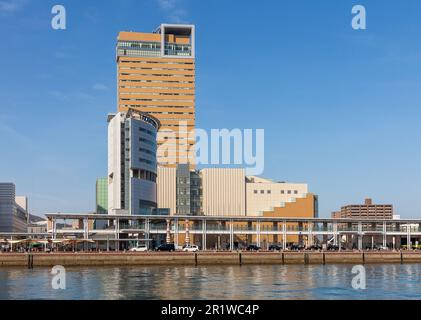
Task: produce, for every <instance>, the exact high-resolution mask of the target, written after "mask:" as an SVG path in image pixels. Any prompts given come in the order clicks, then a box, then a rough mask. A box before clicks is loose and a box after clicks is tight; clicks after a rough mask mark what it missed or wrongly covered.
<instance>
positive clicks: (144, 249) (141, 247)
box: [130, 246, 148, 252]
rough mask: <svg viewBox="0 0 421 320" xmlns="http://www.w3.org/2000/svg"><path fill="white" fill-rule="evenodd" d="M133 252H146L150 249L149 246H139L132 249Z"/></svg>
mask: <svg viewBox="0 0 421 320" xmlns="http://www.w3.org/2000/svg"><path fill="white" fill-rule="evenodd" d="M130 251H131V252H146V251H148V247H147V246H137V247H133V248H131V249H130Z"/></svg>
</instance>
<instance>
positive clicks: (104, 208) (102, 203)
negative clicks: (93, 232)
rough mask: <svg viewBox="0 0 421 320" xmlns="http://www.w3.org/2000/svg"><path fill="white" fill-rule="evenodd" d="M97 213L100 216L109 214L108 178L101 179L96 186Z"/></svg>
mask: <svg viewBox="0 0 421 320" xmlns="http://www.w3.org/2000/svg"><path fill="white" fill-rule="evenodd" d="M95 194H96V198H95V200H96V201H95V203H96V206H95V212H96V213H98V214H107V213H108V178H107V177H105V178H99V179H97V181H96V186H95Z"/></svg>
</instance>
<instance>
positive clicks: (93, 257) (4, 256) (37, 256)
mask: <svg viewBox="0 0 421 320" xmlns="http://www.w3.org/2000/svg"><path fill="white" fill-rule="evenodd" d="M387 263H399V264H406V263H421V252H415V251H414V252H413V251H402V252H390V251H384V252H382V251H379V252H368V251H367V252H197V253H184V252H172V253H160V252H147V253H125V252H104V253H79V252H78V253H30V254H28V253H1V254H0V267H24V268H36V267H52V266H55V265H62V266H65V267H78V266H147V265H156V266H168V265H190V266H201V265H259V264H260V265H261V264H275V265H276V264H279V265H282V264H303V265H305V264H353V265H355V264H387Z"/></svg>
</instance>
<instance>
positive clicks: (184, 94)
mask: <svg viewBox="0 0 421 320" xmlns="http://www.w3.org/2000/svg"><path fill="white" fill-rule="evenodd" d="M120 88H121V89H127V88H126V87H120ZM143 89H144V88H143ZM120 95H121V96H124V95H127V96H132V95H142V96H165V97H167V96H177V97H188V98H190V97H194V93H184V92H181V93H177V92H175V93H174V92H171V93H169V92H120ZM190 100H191V99H190Z"/></svg>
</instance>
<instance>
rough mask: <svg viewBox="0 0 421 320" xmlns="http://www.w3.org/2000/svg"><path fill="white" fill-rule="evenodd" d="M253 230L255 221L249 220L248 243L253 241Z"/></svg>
mask: <svg viewBox="0 0 421 320" xmlns="http://www.w3.org/2000/svg"><path fill="white" fill-rule="evenodd" d="M252 231H253V223H252V222H251V221H248V222H247V244H251V243H252V242H253V235H252V234H250V232H252Z"/></svg>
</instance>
